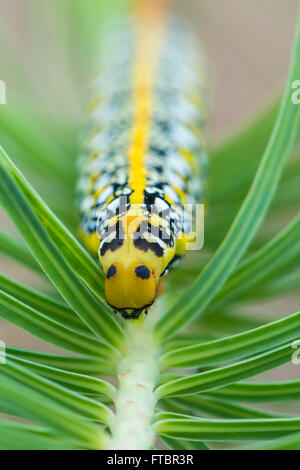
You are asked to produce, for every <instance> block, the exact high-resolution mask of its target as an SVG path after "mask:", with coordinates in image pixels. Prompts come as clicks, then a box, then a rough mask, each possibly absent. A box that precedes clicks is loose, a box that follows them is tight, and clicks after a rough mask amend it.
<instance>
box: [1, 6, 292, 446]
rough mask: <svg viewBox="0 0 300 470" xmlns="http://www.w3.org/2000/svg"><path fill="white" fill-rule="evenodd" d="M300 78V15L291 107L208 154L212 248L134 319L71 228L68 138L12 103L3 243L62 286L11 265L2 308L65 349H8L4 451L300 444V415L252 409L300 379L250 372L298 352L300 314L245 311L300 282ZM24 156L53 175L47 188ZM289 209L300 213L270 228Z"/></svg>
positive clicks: (288, 397)
mask: <svg viewBox="0 0 300 470" xmlns="http://www.w3.org/2000/svg"><path fill="white" fill-rule="evenodd" d="M91 5H93V3H91ZM89 8H94V7H92V6H90V7H89ZM299 78H300V23H298V28H297V32H296V39H295V44H294V49H293V54H292V60H291V65H290V72H289V78H288V81H287V84H286V87H285V91H284V94H283V97H282V99H281V103H279V102H277V101H276V102H274V103H272V105H271V106H269V107H268V109H266V110H265V111H264V112H263V113H262V114H261V115H259V116H258V117H257V118H256V119H255V120H254V121H253V122H252V123H251V124H249V125H248V126H246V127H245V128H244V129H243V130H242V131H240V132H238V133H237V134H236V135H234V136H233V137H231V138H230V139H228V140H227V141H226V142H225V143H224V144H222V145H220V146H219V147H218V148H217V149H215V150H212V151H211V160H212V164H211V166H212V169H211V180H210V189H209V192H210V194H211V197H210V209H209V212H208V215H207V222H206V247H207V251H206V255H204V254H201V253H200V255H196V254H194V256H190V257H188V258H190V259H187V260H186V261H185V262H184V263H183V264H182V266H181V268H178V270H176V271H174V273H173V274H171V276H170V279H169V280H168V282H167V288H166V291H165V293H164V294H163V295H162V296H161V297H160V298H159V299H158V300H157V302H156V304H155V306H154V307H153V309H152V311H150V313H149V315H148V316H147V317H142V318H140V319H139V320H137V321H125V320H123V319H120V318H117V317H115V316H114V314H113V312H112V311H111V309H110V308H109V307H108V306H107V304H106V303H105V300H104V294H103V274H102V272H101V269H100V267H99V266H98V264H97V262H96V261H95V260H93V259H92V258H91V257H90V255H89V254H88V253H87V252H86V251H85V249H84V248H83V246H82V245H81V242H80V240H79V239H78V238H77V235H74V233H76V232H74V218H73V217H70V214H72V213H73V209H72V204H73V201H72V197H71V194H72V185H73V180H72V176H70V174H71V173H72V172H70V168H71V165H74V163H73V162H72V160H71V159H70V156H69V155H68V151H67V147H66V146H64V145H62V146H60V144H56V143H53V142H52V141H49V140H48V139H47V138H46V137H45V136H43V134H42V133H40V132H38V131H37V130H36V127H35V126H34V125H33V124H31V123H30V122H28V119H25V118H24V117H23V118H22V116H20V115H19V114H18V113H17V111H16V109H13V110H11V109H10V111H9V113H8V112H3V114H2V115H1V139H2V144H3V148H1V151H0V200H1V204H2V207H3V208H4V209H5V211H6V212H7V214H8V216H9V217H10V219H11V220H12V222H13V223H14V224H15V226H16V227H17V229H18V231H19V232H20V234H21V236H22V238H23V241H21V240H20V239H19V238H15V237H14V236H13V235H11V234H8V233H5V232H3V231H2V232H1V233H0V251H1V252H2V253H4V254H6V255H8V256H10V257H11V258H13V259H14V260H15V261H16V262H18V263H20V264H22V265H24V266H26V267H27V268H28V269H30V270H34V271H35V273H37V275H39V274H40V275H41V277H42V278H43V279H48V281H49V286H48V288H47V293H45V290H41V289H37V288H34V287H32V286H30V287H29V286H25V285H23V284H21V283H19V282H17V281H15V280H13V279H10V278H8V277H7V276H5V275H4V274H1V275H0V317H1V318H2V319H3V320H6V321H8V322H10V323H12V324H13V325H16V326H17V327H19V328H22V329H23V330H25V331H26V332H28V333H30V334H31V335H34V336H36V337H37V338H39V339H41V340H43V341H45V342H46V343H50V344H52V345H55V346H57V347H59V348H61V349H63V350H64V351H65V353H64V354H47V353H42V352H38V351H32V350H26V349H22V348H17V347H12V346H9V345H7V347H6V363H5V364H3V365H1V366H0V411H1V413H2V414H3V416H2V418H1V420H0V448H2V449H150V448H153V446H155V445H156V438H157V437H158V436H159V437H160V438H161V439H162V440H163V441H164V443H165V445H166V446H167V447H169V448H170V449H201V450H203V449H210V448H211V446H212V445H214V444H211V443H214V442H216V441H222V442H226V445H227V446H228V447H229V448H236V446H237V441H240V442H239V445H240V446H241V448H258V449H260V448H261V449H300V417H298V416H295V415H286V414H279V412H274V411H272V412H271V411H267V410H265V409H264V407H262V406H260V407H259V409H256V408H255V406H256V405H255V404H256V403H262V404H264V403H267V404H269V403H271V404H273V403H274V404H277V405H278V403H279V402H281V401H285V402H287V401H295V400H296V401H297V400H299V399H300V381H289V382H284V381H282V382H275V383H267V382H258V381H255V380H251V381H249V380H248V379H250V378H251V379H252V378H254V379H255V376H257V375H258V374H260V373H262V372H265V371H270V370H272V369H273V368H276V367H278V366H280V365H282V364H285V363H288V362H290V361H291V357H292V354H293V352H294V349H293V348H292V346H293V344H294V341H295V340H297V339H299V338H300V312H296V313H294V314H293V315H288V316H286V313H287V312H285V311H283V312H282V315H281V318H280V319H279V320H276V321H272V322H266V321H264V320H263V319H260V320H259V319H257V318H252V317H251V316H248V317H247V316H245V315H243V316H241V315H239V314H237V305H238V308H239V309H242V310H243V308H245V305H247V303H249V302H250V301H253V300H255V301H257V299H270V298H272V297H275V296H276V295H278V294H279V293H285V292H288V291H292V290H293V289H299V286H300V275H299V269H298V266H299V260H300V215H299V213H298V214H297V213H296V212H297V211H296V210H295V208H296V207H297V204H298V205H299V169H300V159H299V151H298V149H297V145H296V144H297V139H298V138H299V126H300V107H299V106H297V105H295V104H293V102H292V93H293V92H294V89H293V88H292V84H293V83H294V81H295V80H297V79H299ZM22 119H23V121H22ZM12 141H13V142H14V147H13V148H14V150H13V152H12V156H8V154H7V153H6V152H7V151H6V150H5V149H4V146H5V147H7V148H9V147H10V145H11V142H12ZM70 147H71V145H70ZM289 157H291V158H289ZM11 158H12V159H11ZM15 158H17V159H18V161H20V160H21V161H22V163H23V166H25V167H26V166H27V168H29V169H30V170H31V173H32V175H33V177H34V178H35V179H37V178H38V179H39V181H40V183H41V184H40V186H42V185H43V181H47V183H48V186H47V188H46V189H44V194H43V196H44V197H43V198H42V197H40V195H39V194H38V193H37V192H36V191H35V190H34V188H33V187H32V186H31V184H30V183H29V182H28V180H27V178H26V177H25V176H24V174H23V173H22V172H21V171H20V170H19V169H18V167H17V166H16V165H15V164H14V163H13V160H15ZM41 162H42V163H41ZM25 173H26V172H25ZM50 206H51V208H50ZM286 213H294V214H296V215H295V217H294V219H293V220H292V221H291V222H290V223H289V224H288V225H287V226H285V227H284V228H282V229H281V231H279V232H278V230H274V228H273V229H272V227H274V224H275V227H276V222H278V220H280V219H281V217H282V216H283V214H286ZM265 220H266V223H264V224H263V225H262V223H263V222H264V221H265ZM261 227H262V229H261V230H259V229H260V228H261ZM270 227H271V228H270ZM272 230H273V232H272ZM270 233H271V235H269V234H270ZM272 233H273V234H272ZM1 339H3V340H5V338H1ZM277 409H280V407H278V406H277ZM294 409H297V407H294ZM298 409H299V406H298ZM12 417H13V418H16V417H17V418H21V420H15V419H11V418H12ZM249 441H250V442H252V444H249ZM243 442H244V443H243Z"/></svg>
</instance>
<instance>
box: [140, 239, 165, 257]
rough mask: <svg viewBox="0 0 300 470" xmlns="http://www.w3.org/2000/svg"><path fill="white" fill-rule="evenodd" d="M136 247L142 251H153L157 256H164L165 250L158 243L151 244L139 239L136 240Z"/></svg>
mask: <svg viewBox="0 0 300 470" xmlns="http://www.w3.org/2000/svg"><path fill="white" fill-rule="evenodd" d="M134 246H135V247H136V248H138V249H139V250H142V251H148V250H152V251H153V252H154V253H155V254H156V256H159V257H161V256H163V254H164V250H163V248H162V247H161V246H160V245H159V244H158V243H150V242H148V241H147V240H145V239H144V238H138V239H137V240H134Z"/></svg>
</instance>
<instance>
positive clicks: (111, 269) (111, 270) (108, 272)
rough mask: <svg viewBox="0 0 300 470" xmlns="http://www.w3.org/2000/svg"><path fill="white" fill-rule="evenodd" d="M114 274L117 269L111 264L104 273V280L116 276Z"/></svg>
mask: <svg viewBox="0 0 300 470" xmlns="http://www.w3.org/2000/svg"><path fill="white" fill-rule="evenodd" d="M116 272H117V268H116V267H115V265H114V264H112V265H111V266H110V268H109V269H108V271H107V273H106V278H107V279H110V278H111V277H113V276H114V275H115V274H116Z"/></svg>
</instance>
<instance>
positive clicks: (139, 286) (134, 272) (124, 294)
mask: <svg viewBox="0 0 300 470" xmlns="http://www.w3.org/2000/svg"><path fill="white" fill-rule="evenodd" d="M156 284H157V278H156V276H155V273H154V272H153V271H152V270H151V269H150V268H149V267H148V266H147V265H145V264H143V263H133V264H130V265H129V266H125V265H124V264H123V263H121V262H114V263H113V264H111V265H110V267H109V268H108V270H107V272H106V276H105V296H106V300H107V302H108V303H109V304H110V305H111V306H112V307H113V308H114V309H116V310H118V311H120V312H121V313H122V314H123V316H124V317H125V318H137V317H138V315H139V314H140V313H141V312H142V311H143V310H145V309H146V308H147V307H149V306H150V305H151V304H152V303H153V301H154V298H155V294H156Z"/></svg>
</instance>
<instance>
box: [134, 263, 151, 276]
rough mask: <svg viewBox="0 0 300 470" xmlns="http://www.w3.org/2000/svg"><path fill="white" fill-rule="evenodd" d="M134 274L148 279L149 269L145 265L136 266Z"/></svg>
mask: <svg viewBox="0 0 300 470" xmlns="http://www.w3.org/2000/svg"><path fill="white" fill-rule="evenodd" d="M135 274H136V275H137V277H140V278H141V279H149V277H150V271H149V269H148V268H147V266H145V265H141V266H137V268H135Z"/></svg>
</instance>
